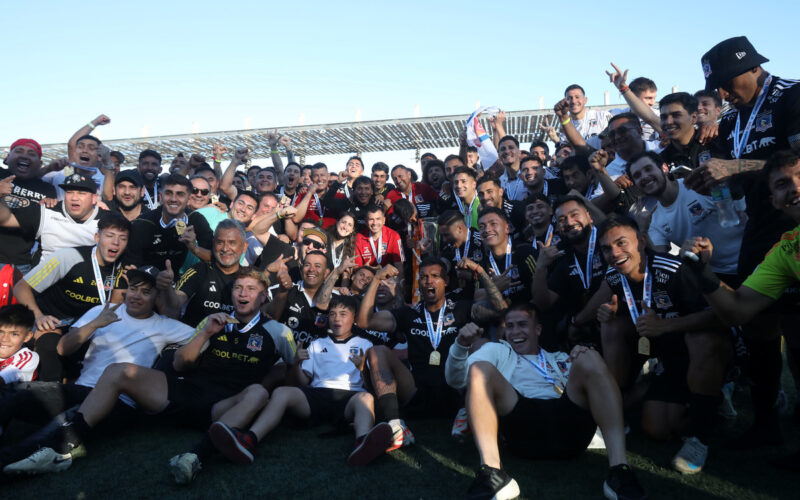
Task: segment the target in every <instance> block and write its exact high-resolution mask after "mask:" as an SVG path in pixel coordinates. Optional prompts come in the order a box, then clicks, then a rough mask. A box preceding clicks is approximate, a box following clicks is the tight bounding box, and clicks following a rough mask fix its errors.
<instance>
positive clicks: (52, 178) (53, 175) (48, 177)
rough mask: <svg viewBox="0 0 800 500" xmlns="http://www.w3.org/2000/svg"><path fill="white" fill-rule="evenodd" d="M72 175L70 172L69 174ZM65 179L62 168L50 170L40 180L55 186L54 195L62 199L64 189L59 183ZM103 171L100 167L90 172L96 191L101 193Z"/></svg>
mask: <svg viewBox="0 0 800 500" xmlns="http://www.w3.org/2000/svg"><path fill="white" fill-rule="evenodd" d="M70 175H72V174H70ZM87 177H88V176H87ZM66 179H67V175H65V174H64V171H63V170H60V171H58V172H50V173H48V174H45V175H44V176H42V180H43V181H45V182H49V183H50V184H52V185H53V186H55V188H56V196H57V197H58V199H59V200H63V199H64V190H63V189H61V187H59V184H64V181H65V180H66ZM103 179H104V178H103V171H102V170H101V169H99V168H98V169H97V171H96V172H95V173H94V174H92V180H93V181H94V183H95V184H97V193H98V194H101V193H102V188H103Z"/></svg>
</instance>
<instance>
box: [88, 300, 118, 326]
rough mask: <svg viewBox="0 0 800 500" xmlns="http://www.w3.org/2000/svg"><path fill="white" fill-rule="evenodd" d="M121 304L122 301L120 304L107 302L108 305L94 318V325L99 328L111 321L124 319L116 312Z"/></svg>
mask: <svg viewBox="0 0 800 500" xmlns="http://www.w3.org/2000/svg"><path fill="white" fill-rule="evenodd" d="M121 305H122V302H120V303H119V304H114V305H113V306H112V305H111V302H106V305H105V306H104V307H103V310H102V311H100V314H99V315H98V316H97V317H96V318H95V319H94V320H92V323H94V325H95V326H96V327H97V328H104V327H106V326H108V325H110V324H111V323H116V322H117V321H122V318H120V317H119V316H117V314H116V313H115V312H114V311H116V310H117V309H119V306H121Z"/></svg>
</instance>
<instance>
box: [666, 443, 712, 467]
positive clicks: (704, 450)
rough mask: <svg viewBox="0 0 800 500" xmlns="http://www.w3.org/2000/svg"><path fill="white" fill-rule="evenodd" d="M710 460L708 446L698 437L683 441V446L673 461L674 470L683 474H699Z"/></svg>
mask: <svg viewBox="0 0 800 500" xmlns="http://www.w3.org/2000/svg"><path fill="white" fill-rule="evenodd" d="M707 459H708V446H706V445H704V444H703V443H701V442H700V440H699V439H697V438H696V437H690V438H686V439H684V440H683V446H682V447H681V449H680V450H679V451H678V454H677V455H675V458H673V459H672V468H673V469H675V470H677V471H678V472H680V473H681V474H697V473H698V472H700V471H701V470H703V466H704V465H705V464H706V460H707Z"/></svg>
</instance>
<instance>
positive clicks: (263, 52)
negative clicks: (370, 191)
mask: <svg viewBox="0 0 800 500" xmlns="http://www.w3.org/2000/svg"><path fill="white" fill-rule="evenodd" d="M706 4H708V5H706ZM798 10H800V8H798V7H797V5H796V4H793V3H791V2H785V1H784V2H777V1H759V2H746V3H745V2H738V1H729V2H724V3H717V2H707V3H706V2H696V1H694V2H686V1H673V2H643V1H637V2H630V3H629V4H628V5H627V6H625V5H623V4H622V3H621V2H602V3H601V2H583V1H576V2H569V3H567V4H563V3H562V4H561V5H558V4H557V2H530V1H527V2H519V3H518V4H516V5H514V4H512V3H510V2H509V3H505V4H492V3H489V2H481V3H478V2H471V3H468V2H450V1H448V2H431V1H426V2H413V1H409V2H403V3H402V4H400V3H396V4H393V5H388V4H387V5H383V3H382V2H349V3H348V2H342V3H332V2H312V1H303V2H283V3H281V4H278V3H275V2H237V1H233V0H231V1H226V2H219V1H217V2H200V1H194V2H184V1H174V2H173V1H164V0H161V1H159V2H151V1H140V2H135V3H134V2H94V1H82V2H55V1H49V2H22V1H13V2H4V4H3V7H2V10H1V11H0V12H2V15H3V18H4V22H3V28H2V30H1V31H0V44H2V46H3V47H4V49H5V50H4V51H3V52H4V65H5V71H4V74H3V77H2V80H3V83H2V86H0V89H2V95H3V101H2V102H3V112H2V116H3V118H2V120H0V145H3V146H7V145H9V144H10V143H11V142H12V141H13V140H15V139H16V138H19V137H33V138H35V139H37V140H39V141H40V142H42V143H52V142H65V141H66V140H67V139H68V138H69V136H70V135H71V134H72V132H74V131H75V129H77V128H78V127H79V126H80V125H82V124H84V123H86V122H87V121H88V120H90V119H92V118H94V117H95V116H97V115H98V114H100V113H105V114H107V115H109V116H110V117H111V120H112V121H111V124H110V125H109V126H106V127H103V128H102V130H99V132H100V135H101V137H103V138H104V139H113V138H124V137H140V136H141V135H142V132H143V128H144V127H147V130H148V131H149V135H150V136H153V135H164V134H175V133H187V132H192V131H203V132H206V131H217V130H228V129H241V128H244V127H245V126H246V125H247V124H249V125H250V126H252V127H273V126H277V127H280V126H288V125H297V124H298V123H299V119H300V118H299V117H300V114H301V113H302V114H304V116H305V123H306V124H317V123H332V122H342V121H353V120H355V117H356V110H360V114H361V119H362V120H372V119H384V118H401V117H410V116H413V115H414V106H415V105H419V112H420V115H421V116H433V115H443V114H458V113H464V114H466V113H469V112H471V111H472V110H473V108H474V106H475V103H476V101H480V102H481V104H494V105H498V106H500V107H502V108H503V109H509V110H517V109H531V108H534V109H535V108H538V105H539V96H540V95H541V96H544V102H545V106H546V107H550V106H552V104H553V103H554V102H555V101H556V100H557V99H558V98H559V97H560V96H561V94H562V92H563V89H564V87H565V86H567V85H568V84H571V83H575V82H577V83H580V84H581V85H583V86H584V88H586V91H587V95H588V97H589V104H602V102H603V92H604V91H606V90H612V86H611V85H610V84H609V83H608V78H607V77H606V75H605V74H604V70H606V69H607V68H609V66H608V63H609V61H612V60H613V61H614V62H616V63H618V64H620V65H622V66H623V67H628V68H630V69H631V72H630V75H631V78H632V77H636V76H640V75H646V76H648V77H650V78H652V79H653V80H655V81H656V83H657V84H658V86H659V95H663V94H664V93H667V92H669V89H670V88H671V86H673V85H677V86H678V87H679V88H680V89H681V90H687V91H694V90H696V89H698V88H700V87H701V86H702V83H703V80H702V72H701V69H700V62H699V59H700V56H701V55H702V53H703V52H705V51H706V50H707V49H708V48H710V47H711V46H712V45H713V44H715V43H716V42H718V41H720V40H723V39H725V38H727V37H730V36H735V35H741V34H745V35H747V36H748V37H749V38H750V40H751V41H752V42H753V43H754V45H755V46H756V48H757V49H758V50H759V52H761V53H762V54H764V55H765V56H766V57H768V58H770V59H771V62H769V63H767V64H766V68H767V69H768V70H769V71H771V72H773V73H775V74H778V75H780V76H784V77H789V78H791V77H795V78H800V69H798V68H797V62H798V60H799V59H798V57H797V52H796V50H795V48H794V44H792V43H791V42H787V41H788V40H791V38H792V36H793V35H794V34H795V33H796V31H797V27H796V23H797V19H798ZM754 21H756V22H754ZM618 100H619V99H618V96H617V95H616V93H613V92H612V103H613V102H618Z"/></svg>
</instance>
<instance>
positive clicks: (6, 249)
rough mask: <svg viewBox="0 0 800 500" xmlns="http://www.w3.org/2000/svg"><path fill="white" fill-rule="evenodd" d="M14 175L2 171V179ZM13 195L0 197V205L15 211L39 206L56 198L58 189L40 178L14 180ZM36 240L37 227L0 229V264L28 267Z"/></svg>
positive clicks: (0, 173)
mask: <svg viewBox="0 0 800 500" xmlns="http://www.w3.org/2000/svg"><path fill="white" fill-rule="evenodd" d="M10 175H13V173H12V172H11V171H10V170H8V169H0V179H5V178H6V177H8V176H10ZM11 186H12V187H11V193H9V194H7V195H3V196H0V203H3V204H4V205H5V206H7V207H8V208H10V209H12V210H14V209H16V208H21V207H28V206H31V205H38V204H39V202H40V201H42V200H44V199H45V198H55V197H56V188H55V187H54V186H53V185H52V184H50V183H48V182H45V181H43V180H41V179H39V178H34V179H14V181H13V182H12V183H11ZM35 239H36V228H35V227H24V228H17V229H12V228H5V227H0V240H2V241H3V244H2V245H0V262H2V263H7V264H16V265H26V264H30V262H31V249H32V248H33V243H34V240H35Z"/></svg>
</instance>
